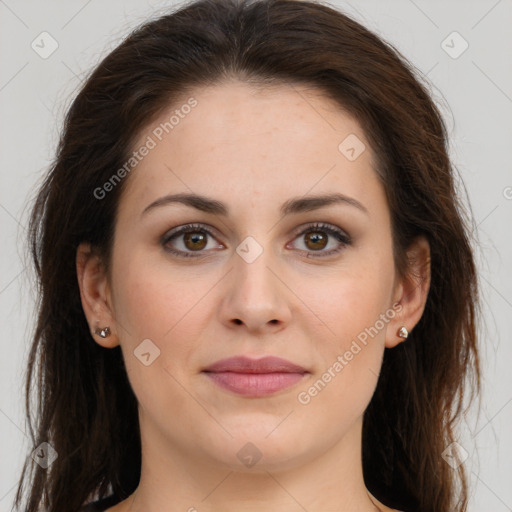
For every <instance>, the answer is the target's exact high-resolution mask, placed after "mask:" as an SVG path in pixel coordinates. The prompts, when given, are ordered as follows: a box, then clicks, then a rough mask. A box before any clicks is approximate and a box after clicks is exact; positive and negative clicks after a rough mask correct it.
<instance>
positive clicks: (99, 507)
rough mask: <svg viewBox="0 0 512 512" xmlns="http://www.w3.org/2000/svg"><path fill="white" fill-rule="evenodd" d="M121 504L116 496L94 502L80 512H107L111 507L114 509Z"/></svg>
mask: <svg viewBox="0 0 512 512" xmlns="http://www.w3.org/2000/svg"><path fill="white" fill-rule="evenodd" d="M118 502H119V499H118V498H117V497H116V496H114V495H111V496H107V497H106V498H102V499H100V500H97V501H93V502H91V503H88V504H87V505H84V506H83V507H82V508H81V509H80V512H105V511H106V510H108V509H109V508H110V507H113V506H114V505H116V504H117V503H118Z"/></svg>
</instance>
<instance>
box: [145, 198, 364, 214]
mask: <svg viewBox="0 0 512 512" xmlns="http://www.w3.org/2000/svg"><path fill="white" fill-rule="evenodd" d="M173 203H178V204H184V205H186V206H190V207H191V208H195V209H196V210H200V211H202V212H205V213H212V214H214V215H222V216H224V217H227V216H229V207H228V206H227V205H226V204H224V203H222V202H221V201H217V200H216V199H212V198H209V197H206V196H202V195H198V194H191V193H181V194H169V195H166V196H164V197H161V198H159V199H157V200H156V201H153V202H152V203H151V204H149V205H148V206H146V208H144V210H143V211H142V214H141V216H142V215H144V214H146V213H147V212H149V211H150V210H153V209H155V208H158V207H161V206H166V205H169V204H173ZM331 204H346V205H349V206H353V207H355V208H357V209H358V210H360V211H362V212H364V213H366V214H367V215H368V214H369V213H368V210H367V209H366V208H365V207H364V206H363V205H362V204H361V203H360V202H359V201H357V200H356V199H354V198H353V197H348V196H346V195H344V194H339V193H336V194H325V195H314V196H303V197H296V198H292V199H289V200H288V201H286V202H285V203H284V204H283V205H282V206H281V208H280V212H281V215H282V216H287V215H291V214H297V213H302V212H308V211H312V210H317V209H319V208H323V207H325V206H329V205H331Z"/></svg>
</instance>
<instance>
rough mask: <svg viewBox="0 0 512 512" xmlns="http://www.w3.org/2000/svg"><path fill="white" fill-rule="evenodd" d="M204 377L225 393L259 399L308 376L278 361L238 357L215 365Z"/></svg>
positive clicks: (300, 367) (289, 363)
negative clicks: (225, 391) (224, 390)
mask: <svg viewBox="0 0 512 512" xmlns="http://www.w3.org/2000/svg"><path fill="white" fill-rule="evenodd" d="M203 373H204V374H205V375H206V376H207V377H209V378H210V379H211V380H212V381H213V382H214V383H215V384H217V385H219V386H221V387H222V388H224V389H228V390H229V391H232V392H234V393H237V394H239V395H244V396H247V397H261V396H266V395H269V394H272V393H276V392H278V391H280V390H283V389H285V388H288V387H290V386H292V385H293V384H295V383H297V382H298V381H300V380H302V379H303V378H304V376H305V375H306V374H308V373H309V372H308V371H307V370H306V369H305V368H303V367H302V366H299V365H296V364H293V363H291V362H290V361H287V360H286V359H281V358H279V357H271V356H267V357H263V358H261V359H251V358H248V357H245V356H238V357H230V358H228V359H222V360H220V361H217V362H216V363H214V364H212V365H210V366H208V367H207V368H205V369H204V370H203Z"/></svg>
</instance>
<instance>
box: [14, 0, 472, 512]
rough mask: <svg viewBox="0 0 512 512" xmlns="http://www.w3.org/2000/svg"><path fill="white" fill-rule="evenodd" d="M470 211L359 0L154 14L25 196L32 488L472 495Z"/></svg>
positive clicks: (77, 108)
mask: <svg viewBox="0 0 512 512" xmlns="http://www.w3.org/2000/svg"><path fill="white" fill-rule="evenodd" d="M466 222H467V219H466V218H465V214H464V212H463V210H462V208H461V206H460V204H459V202H458V198H457V196H456V194H455V191H454V183H453V176H452V167H451V163H450V161H449V158H448V155H447V140H446V133H445V128H444V124H443V121H442V119H441V116H440V114H439V112H438V110H437V108H436V107H435V105H434V104H433V102H432V100H431V98H430V97H429V95H428V93H427V92H426V89H425V88H424V87H423V86H422V85H421V84H420V82H419V81H418V79H417V78H416V77H415V76H414V73H413V72H412V69H411V68H410V67H409V65H408V64H407V63H406V61H405V60H404V59H403V58H402V57H401V56H400V55H399V54H398V52H397V51H396V50H394V49H393V48H392V47H391V46H390V45H388V44H386V43H385V42H383V41H382V40H381V39H379V38H378V37H377V36H375V35H374V34H372V33H370V32H369V31H368V30H366V29H365V28H364V27H362V26H361V25H360V24H358V23H356V22H355V21H353V20H352V19H350V18H349V17H347V16H345V15H343V14H341V13H340V12H338V11H336V10H334V9H333V8H331V7H329V6H327V5H322V4H320V3H314V2H309V1H302V0H300V1H299V0H255V1H245V2H237V1H231V0H229V1H224V0H222V1H220V0H219V1H217V0H200V1H198V2H194V3H190V4H188V5H185V6H182V7H181V8H180V9H179V10H177V11H176V12H173V13H171V14H169V15H166V16H163V17H161V18H159V19H156V20H154V21H150V22H148V23H146V24H145V25H143V26H142V27H140V28H138V29H137V30H136V31H134V32H133V33H132V34H131V35H130V36H129V37H128V38H127V39H126V40H125V41H124V42H123V43H122V44H120V45H119V47H118V48H116V49H115V50H114V51H113V52H112V53H111V54H110V55H108V56H107V57H106V58H105V60H103V62H101V63H100V64H99V66H98V67H97V68H96V69H95V71H94V72H93V73H92V75H91V76H90V78H89V79H88V80H87V81H86V83H85V85H84V86H83V88H82V90H81V91H80V93H79V94H78V96H77V97H76V99H75V101H74V102H73V104H72V106H71V108H70V110H69V112H68V114H67V117H66V122H65V128H64V131H63V135H62V139H61V143H60V146H59V149H58V154H57V157H56V159H55V162H54V164H53V166H52V168H51V171H50V173H49V175H48V177H47V179H46V181H45V183H44V185H43V186H42V188H41V190H40V192H39V195H38V198H37V202H36V204H35V207H34V210H33V216H32V224H31V244H32V245H31V247H32V254H33V257H34V262H35V267H36V270H37V272H38V278H39V282H40V285H41V294H42V295H41V304H40V310H39V321H38V324H37V329H36V332H35V335H34V339H33V345H32V351H31V357H30V361H29V373H28V378H27V396H28V392H29V390H30V386H31V382H32V379H33V377H34V376H35V371H36V365H38V369H39V380H38V381H37V386H38V391H39V393H40V409H38V411H37V415H36V416H37V424H36V433H35V435H34V436H33V440H34V447H36V450H37V449H39V450H40V453H41V457H42V458H46V459H45V463H46V464H39V465H38V464H34V463H33V461H32V459H31V460H30V461H31V464H27V465H26V467H25V469H24V473H23V475H22V479H21V482H20V486H19V488H18V494H17V501H16V505H19V504H20V503H21V500H22V487H23V482H24V481H25V480H26V472H27V470H28V469H31V470H32V473H30V477H31V481H30V491H29V493H28V499H27V505H26V507H25V508H24V510H27V511H28V512H35V511H36V510H39V508H38V507H39V506H41V505H42V506H44V507H45V509H46V510H48V511H51V512H53V511H59V512H61V511H64V510H65V511H70V512H75V511H78V510H96V511H97V510H108V511H109V512H128V511H133V512H136V511H145V512H147V511H149V512H151V511H159V512H171V511H173V512H174V511H178V510H180V511H181V510H188V511H196V510H197V511H223V512H224V511H231V510H245V511H261V510H269V511H270V510H271V511H292V510H308V511H315V512H316V511H321V512H325V511H359V512H370V511H381V512H384V511H391V510H395V511H407V512H419V511H425V512H426V511H428V512H432V511H436V512H437V511H439V512H441V511H443V512H445V511H446V512H447V511H454V510H456V511H461V512H462V511H464V510H466V506H467V482H466V474H465V472H464V465H463V464H462V462H463V460H462V459H463V458H462V457H461V456H460V455H458V452H457V450H456V448H457V446H458V445H457V444H456V438H455V436H454V434H453V432H454V427H455V425H456V422H457V420H458V418H459V417H460V414H461V413H462V398H463V390H464V383H465V382H466V380H467V379H468V378H469V377H474V381H472V382H473V386H472V387H471V388H470V389H471V391H472V392H474V393H477V392H478V391H479V385H480V381H479V364H478V361H479V360H478V351H477V340H476V332H475V331H476V329H475V324H476V315H477V311H478V307H477V305H478V302H477V286H476V277H475V264H474V259H473V255H472V250H471V247H470V244H469V240H468V227H467V224H466ZM27 402H28V401H27ZM27 408H28V409H29V410H30V407H29V404H28V403H27ZM42 443H48V444H45V445H42ZM41 446H44V449H43V448H41ZM447 453H448V454H449V455H450V457H451V459H450V461H451V463H450V464H448V463H447V461H446V459H447ZM453 461H456V463H455V464H454V463H453ZM45 465H46V466H47V468H45V469H42V468H43V466H45ZM90 502H94V503H92V504H91V503H90ZM88 503H89V505H87V506H86V507H84V506H85V505H86V504H88Z"/></svg>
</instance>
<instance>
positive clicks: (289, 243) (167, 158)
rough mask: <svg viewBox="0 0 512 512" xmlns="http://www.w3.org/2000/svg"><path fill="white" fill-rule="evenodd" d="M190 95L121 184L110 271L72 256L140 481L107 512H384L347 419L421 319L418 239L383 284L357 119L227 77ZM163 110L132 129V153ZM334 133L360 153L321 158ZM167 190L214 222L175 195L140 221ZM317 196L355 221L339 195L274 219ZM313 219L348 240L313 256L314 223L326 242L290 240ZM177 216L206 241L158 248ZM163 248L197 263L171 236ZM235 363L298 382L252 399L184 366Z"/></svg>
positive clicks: (380, 201) (385, 232)
mask: <svg viewBox="0 0 512 512" xmlns="http://www.w3.org/2000/svg"><path fill="white" fill-rule="evenodd" d="M193 97H194V98H196V100H197V101H198V105H197V106H196V107H195V108H194V109H193V110H192V111H191V112H190V113H189V114H188V115H187V116H185V117H184V118H183V119H180V122H179V124H178V125H177V126H175V128H174V129H173V130H172V132H170V133H169V134H167V135H166V136H165V137H164V138H163V139H162V141H161V142H158V144H157V146H156V147H155V148H154V149H152V150H151V151H150V152H149V154H148V155H147V156H146V157H145V158H144V159H143V160H142V161H141V162H140V163H139V164H138V165H137V167H136V168H135V170H133V171H132V173H131V174H130V175H129V177H128V178H126V179H127V180H128V182H127V183H126V185H127V187H126V189H125V190H124V192H123V195H122V198H121V201H120V205H119V211H118V218H117V224H116V230H115V239H114V246H113V252H112V266H111V272H110V274H107V273H106V272H105V271H104V270H103V267H102V265H101V260H100V258H99V257H98V256H97V255H96V253H95V251H94V250H93V249H92V248H91V247H90V246H89V245H87V244H82V245H80V247H79V249H78V251H77V272H78V279H79V284H80V291H81V297H82V304H83V308H84V311H85V314H86V316H87V319H88V322H89V325H90V327H91V331H92V332H93V331H94V329H95V328H97V327H104V326H107V325H108V326H109V327H110V329H111V332H112V334H111V335H110V336H109V337H107V338H105V339H102V338H100V337H99V336H98V335H93V336H94V339H95V340H96V342H97V343H99V344H100V345H102V346H103V347H105V348H112V347H115V346H117V345H119V344H120V345H121V349H122V353H123V357H124V359H125V364H126V368H127V371H128V376H129V379H130V383H131V385H132V388H133V390H134V393H135V395H136V396H137V399H138V403H139V419H140V429H141V438H142V476H141V482H140V485H139V487H138V489H137V490H136V492H135V493H134V495H132V496H131V497H129V498H128V499H126V500H125V501H123V502H121V503H120V504H118V505H117V506H115V507H113V508H111V509H109V512H126V511H129V510H132V511H145V512H156V511H158V512H175V511H189V512H193V511H195V510H197V511H200V512H214V511H215V512H219V511H223V512H231V511H237V512H240V511H244V512H248V511H261V510H273V511H286V512H290V511H303V510H304V509H306V510H308V511H310V512H313V511H318V512H320V511H322V512H325V511H347V512H348V511H350V512H374V511H375V510H378V509H380V510H382V511H388V510H391V509H389V508H387V507H386V506H384V505H383V504H382V503H379V502H378V501H377V500H376V499H375V498H374V497H373V496H371V495H370V494H369V492H368V491H367V489H366V487H365V485H364V480H363V474H362V463H361V454H360V453H361V427H362V416H363V413H364V410H365V409H366V407H367V405H368V403H369V402H370V399H371V397H372V395H373V393H374V390H375V387H376V384H377V377H378V375H379V371H380V367H381V363H382V357H383V353H384V349H385V348H387V349H390V350H392V349H393V347H395V346H396V345H397V344H398V343H400V342H401V341H403V340H402V339H401V338H400V337H399V336H398V335H397V331H398V329H399V328H400V327H401V326H406V327H407V329H408V330H409V331H411V330H412V329H413V328H414V326H415V325H416V324H417V322H418V321H419V319H420V318H421V315H422V313H423V310H424V306H425V301H426V297H427V293H428V287H429V279H430V274H429V268H428V261H429V246H428V242H427V241H426V240H425V239H424V238H418V239H417V240H416V241H415V242H414V244H412V245H411V246H410V248H409V250H408V254H409V256H414V258H415V263H414V265H415V266H414V267H411V270H413V271H416V272H418V275H419V276H421V278H412V277H407V276H406V277H403V278H401V277H399V276H398V274H397V272H396V270H395V265H394V261H393V254H392V239H391V224H390V212H389V208H388V205H387V201H386V197H385V193H384V188H383V186H382V185H381V183H380V181H379V180H378V177H377V174H376V172H375V170H374V169H375V156H374V154H373V152H372V150H371V148H370V144H369V142H368V140H367V138H366V137H365V134H364V132H363V130H362V128H361V126H360V125H359V123H358V122H357V120H355V119H353V118H352V117H351V116H349V115H348V114H347V113H346V112H344V111H342V110H341V109H340V108H339V106H338V105H336V104H334V103H332V102H331V101H330V100H328V99H326V98H325V97H322V95H321V94H320V93H319V92H318V91H315V90H313V89H306V88H303V87H296V86H293V87H292V86H291V85H290V86H286V85H285V86H276V87H273V88H272V89H266V90H259V89H255V88H254V87H253V86H249V85H247V84H244V83H240V82H237V81H233V82H226V83H223V84H219V85H216V86H210V87H208V88H201V89H197V90H195V91H194V93H193ZM183 103H185V101H184V102H183ZM180 105H181V104H180ZM178 107H179V105H178ZM176 108H177V107H176V105H172V106H170V107H169V111H168V112H165V113H164V114H163V115H162V116H161V118H159V119H157V120H156V121H155V122H154V123H152V124H151V126H148V127H147V129H145V130H144V131H143V132H142V133H141V134H140V137H139V140H138V142H137V144H135V147H140V145H142V144H143V142H144V141H145V140H146V137H147V136H148V135H151V130H152V129H154V127H155V126H157V125H158V124H159V123H160V122H163V121H165V120H168V119H169V117H170V115H171V114H172V112H173V111H174V109H176ZM349 134H356V136H357V137H358V138H359V139H360V140H361V141H362V142H363V143H364V144H365V146H366V149H365V150H364V151H363V152H362V154H360V156H359V157H358V158H357V159H355V160H354V161H349V159H347V158H346V157H345V156H344V154H342V153H341V152H340V151H339V149H338V145H339V144H340V142H341V141H343V140H344V139H345V138H346V137H347V136H348V135H349ZM180 192H184V193H191V192H193V193H195V194H201V195H205V196H208V197H211V198H214V199H216V200H218V201H221V202H223V203H225V204H226V205H227V206H228V207H229V210H230V214H229V216H226V217H223V216H221V215H215V214H211V213H205V212H202V211H199V210H197V209H195V208H192V207H190V206H186V205H183V204H178V203H172V204H167V205H165V206H160V207H155V208H152V209H150V210H149V211H147V212H146V213H145V214H142V212H143V210H144V209H145V208H146V207H147V206H148V205H149V204H151V203H152V202H154V201H155V200H157V199H159V198H161V197H162V196H165V195H167V194H171V193H173V194H175V193H180ZM334 192H337V193H341V194H344V195H346V196H349V197H351V198H354V199H356V200H357V201H359V202H360V203H361V204H362V205H364V207H365V208H366V209H367V213H365V212H363V211H361V210H359V209H358V208H355V207H354V206H351V205H349V204H343V203H340V204H331V205H328V206H324V207H322V208H321V209H316V210H315V209H313V210H310V211H307V212H301V213H296V214H290V215H288V216H286V217H282V216H281V214H280V212H279V208H280V206H281V205H282V204H283V203H284V202H285V201H287V200H289V199H291V198H296V197H302V196H310V195H317V194H318V195H321V194H331V193H334ZM104 200H108V196H107V198H106V199H104ZM315 222H324V223H327V224H329V225H331V226H333V227H338V228H339V229H341V230H343V231H344V232H345V233H347V234H348V235H349V236H350V237H351V239H352V243H351V244H349V245H346V246H343V247H342V248H341V251H340V252H338V253H336V254H332V255H330V256H325V257H322V256H321V254H322V251H323V252H324V253H325V252H328V251H329V250H330V249H332V248H337V247H340V244H339V242H338V241H337V240H336V238H335V237H334V236H332V235H330V234H329V233H326V232H325V231H323V230H322V229H320V230H318V229H313V232H314V233H317V234H318V231H320V235H322V236H323V237H324V238H323V240H325V237H326V236H327V237H328V243H327V247H323V246H322V244H320V249H319V248H318V247H319V245H318V242H317V245H315V243H314V241H311V240H309V241H308V238H307V237H306V238H305V236H304V234H300V233H301V232H303V231H304V230H305V228H308V227H309V224H311V223H315ZM187 223H202V224H205V225H206V227H207V228H208V229H210V230H211V231H212V232H213V234H214V236H213V237H211V236H209V235H206V236H207V237H208V238H207V241H208V243H207V245H205V246H204V248H203V249H201V250H202V251H203V252H202V253H200V255H199V257H196V258H194V257H190V258H185V257H182V258H180V257H178V256H175V255H173V254H170V253H169V252H168V251H166V250H165V247H164V245H163V244H162V243H161V238H162V236H163V235H164V234H166V233H168V232H169V231H170V230H171V229H173V228H176V227H179V226H183V225H185V224H187ZM199 234H202V232H201V231H200V232H199ZM248 236H251V237H253V238H254V239H255V240H256V241H257V243H258V244H259V245H260V246H261V248H262V250H263V252H262V254H260V255H259V256H258V257H257V258H256V259H255V261H253V262H251V263H248V262H247V261H245V260H244V259H243V258H242V257H240V256H239V254H238V253H237V252H236V248H237V247H238V246H239V244H241V242H242V241H243V240H244V239H245V238H246V237H248ZM186 244H187V245H186ZM196 244H197V241H196ZM199 245H200V244H199ZM169 246H171V247H173V248H175V249H180V250H182V251H188V252H189V253H194V254H198V251H194V250H193V249H194V247H196V246H197V245H194V243H192V244H191V243H190V242H188V243H187V242H186V240H185V237H184V236H183V235H182V236H181V237H177V238H176V239H174V240H173V241H171V242H169V243H168V244H167V247H169ZM315 249H316V251H315ZM308 254H309V256H308ZM394 304H395V308H394V311H395V312H396V311H397V310H399V312H396V313H395V315H394V316H393V318H389V316H390V315H389V314H388V317H387V318H388V321H387V322H385V323H384V327H383V328H380V330H378V334H376V335H374V336H373V337H369V338H368V343H367V344H366V345H363V344H362V343H359V345H360V346H361V350H360V351H359V352H358V353H357V354H356V355H354V357H353V358H352V360H350V361H349V362H348V363H347V364H346V366H344V367H343V369H342V370H341V371H339V372H337V373H336V372H335V377H332V378H331V380H330V382H328V383H327V384H326V385H325V387H324V388H323V389H322V390H321V391H320V392H318V393H317V394H316V396H314V397H311V400H310V401H309V403H307V404H302V403H300V402H299V400H298V394H299V393H300V392H303V391H307V390H308V389H309V388H310V386H312V385H313V383H315V382H316V381H318V379H320V378H322V375H323V374H324V373H325V372H326V371H327V369H328V368H329V367H331V368H332V366H333V363H334V362H335V361H336V360H337V357H338V356H339V355H343V354H345V353H346V351H347V350H349V349H350V347H351V343H352V342H353V340H356V339H357V336H358V334H360V333H361V332H363V331H364V330H365V328H369V327H370V326H374V325H375V324H376V321H377V320H378V319H379V315H382V314H385V313H386V312H389V311H390V310H393V305H394ZM145 339H150V340H151V341H152V342H153V343H154V344H155V345H156V346H157V347H158V348H159V350H160V355H159V357H157V358H156V359H155V360H154V361H153V362H152V363H151V364H150V365H148V366H145V365H144V364H142V363H141V361H140V360H139V359H138V358H137V357H135V356H134V353H133V352H134V350H135V349H136V348H137V347H138V346H139V345H140V343H141V342H142V341H143V340H145ZM241 354H244V355H247V356H249V357H253V358H259V357H262V356H264V355H274V356H278V357H282V358H285V359H288V360H290V361H291V362H293V363H295V364H299V365H301V366H303V367H304V368H306V369H307V370H308V371H309V372H310V373H309V374H306V376H305V377H303V380H302V381H300V382H299V383H297V384H295V385H293V386H292V387H289V388H287V389H284V390H281V391H279V392H277V393H275V394H273V395H270V396H266V397H260V398H254V397H243V396H240V395H238V394H235V393H232V392H230V391H228V390H225V389H223V388H220V387H219V386H217V385H216V384H214V383H213V382H212V381H211V380H210V379H209V378H208V377H207V376H206V375H205V374H204V373H201V370H202V369H203V368H204V367H206V366H207V365H209V364H212V363H213V362H215V361H217V360H219V359H223V358H226V357H230V356H234V355H241ZM331 374H332V370H331ZM247 442H251V443H253V445H254V446H255V447H256V448H257V450H258V451H259V452H260V453H261V454H262V457H261V459H260V460H259V461H258V462H257V463H256V464H255V465H254V466H252V467H247V466H246V465H244V464H243V463H242V462H241V461H240V460H239V458H238V457H237V452H238V451H239V450H240V449H241V448H242V447H243V446H244V445H245V444H246V443H247ZM253 450H254V451H256V450H255V449H254V448H253ZM376 507H378V508H376Z"/></svg>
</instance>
